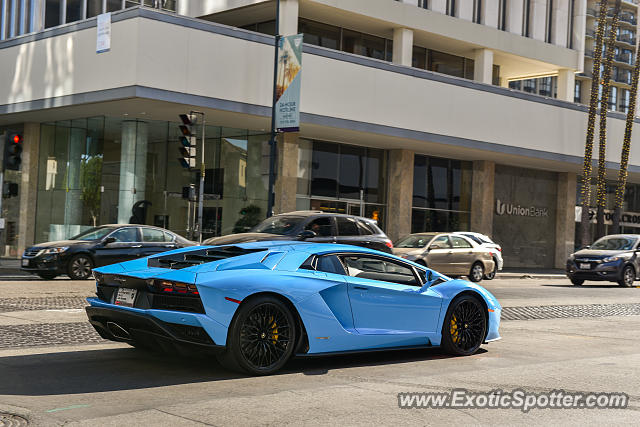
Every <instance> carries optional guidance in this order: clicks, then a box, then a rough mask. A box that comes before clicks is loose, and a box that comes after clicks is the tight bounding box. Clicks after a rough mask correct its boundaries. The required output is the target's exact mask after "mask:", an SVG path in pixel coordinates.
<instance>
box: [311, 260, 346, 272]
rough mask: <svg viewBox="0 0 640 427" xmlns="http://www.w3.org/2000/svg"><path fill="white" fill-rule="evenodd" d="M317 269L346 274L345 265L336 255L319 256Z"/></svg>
mask: <svg viewBox="0 0 640 427" xmlns="http://www.w3.org/2000/svg"><path fill="white" fill-rule="evenodd" d="M316 270H317V271H324V272H325V273H333V274H344V273H345V272H344V267H343V266H342V263H341V262H340V260H339V259H338V257H337V256H335V255H325V256H321V257H319V258H318V261H317V265H316Z"/></svg>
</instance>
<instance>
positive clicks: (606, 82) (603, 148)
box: [596, 0, 621, 239]
mask: <svg viewBox="0 0 640 427" xmlns="http://www.w3.org/2000/svg"><path fill="white" fill-rule="evenodd" d="M620 8H621V0H616V3H615V6H614V9H613V18H612V20H611V29H610V30H609V37H608V39H607V48H606V53H607V57H606V58H605V61H604V70H603V75H602V97H601V98H600V144H599V147H598V181H597V182H598V198H597V206H598V211H597V214H596V221H597V226H596V239H599V238H600V237H602V236H604V235H605V224H604V208H605V206H606V204H607V183H606V173H607V170H606V165H605V162H606V156H607V111H608V110H609V87H610V82H611V63H612V62H613V54H614V48H615V43H616V35H617V30H618V18H619V17H620Z"/></svg>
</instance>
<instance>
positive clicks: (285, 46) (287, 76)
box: [276, 34, 302, 132]
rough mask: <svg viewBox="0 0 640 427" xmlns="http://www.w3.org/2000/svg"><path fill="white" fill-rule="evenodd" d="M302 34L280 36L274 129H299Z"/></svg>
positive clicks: (294, 130)
mask: <svg viewBox="0 0 640 427" xmlns="http://www.w3.org/2000/svg"><path fill="white" fill-rule="evenodd" d="M301 75H302V34H296V35H294V36H285V37H281V38H280V42H279V45H278V76H277V77H278V78H277V80H276V130H277V131H278V132H297V131H299V130H300V85H301V83H300V79H301V78H302V76H301Z"/></svg>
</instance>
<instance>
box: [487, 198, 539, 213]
mask: <svg viewBox="0 0 640 427" xmlns="http://www.w3.org/2000/svg"><path fill="white" fill-rule="evenodd" d="M496 214H498V215H511V216H528V217H548V216H549V210H548V209H547V208H539V207H536V206H520V205H514V204H513V203H505V202H503V201H501V200H500V199H496Z"/></svg>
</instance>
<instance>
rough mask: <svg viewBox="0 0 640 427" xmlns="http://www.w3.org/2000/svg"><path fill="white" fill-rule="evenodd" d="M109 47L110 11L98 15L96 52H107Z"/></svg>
mask: <svg viewBox="0 0 640 427" xmlns="http://www.w3.org/2000/svg"><path fill="white" fill-rule="evenodd" d="M110 49H111V12H108V13H103V14H102V15H98V33H97V38H96V53H102V52H108V51H109V50H110Z"/></svg>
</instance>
